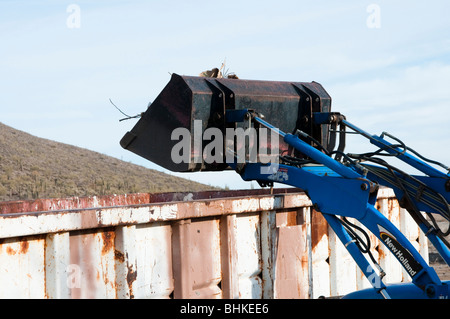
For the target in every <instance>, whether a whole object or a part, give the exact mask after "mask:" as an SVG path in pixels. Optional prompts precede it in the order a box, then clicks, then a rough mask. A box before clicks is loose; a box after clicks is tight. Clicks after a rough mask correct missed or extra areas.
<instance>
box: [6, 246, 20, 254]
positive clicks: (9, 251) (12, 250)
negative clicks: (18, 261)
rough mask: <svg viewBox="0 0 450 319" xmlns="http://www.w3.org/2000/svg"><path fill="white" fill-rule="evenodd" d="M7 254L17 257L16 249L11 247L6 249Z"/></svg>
mask: <svg viewBox="0 0 450 319" xmlns="http://www.w3.org/2000/svg"><path fill="white" fill-rule="evenodd" d="M6 253H7V254H8V255H15V254H16V253H17V252H16V251H15V250H14V249H12V248H11V247H9V246H8V247H6Z"/></svg>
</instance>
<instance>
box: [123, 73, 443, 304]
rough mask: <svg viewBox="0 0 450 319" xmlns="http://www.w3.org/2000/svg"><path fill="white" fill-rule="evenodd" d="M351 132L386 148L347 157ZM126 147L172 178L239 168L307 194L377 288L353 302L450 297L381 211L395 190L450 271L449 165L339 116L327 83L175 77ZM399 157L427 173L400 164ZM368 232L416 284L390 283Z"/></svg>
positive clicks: (357, 294) (247, 176)
mask: <svg viewBox="0 0 450 319" xmlns="http://www.w3.org/2000/svg"><path fill="white" fill-rule="evenodd" d="M268 132H270V134H269V133H268ZM346 134H358V135H361V136H362V137H363V138H365V139H368V140H369V142H370V143H371V144H373V145H374V146H375V147H376V148H377V150H376V151H374V152H370V153H364V154H354V153H345V151H344V150H345V147H346ZM386 137H387V138H389V139H390V140H391V141H395V143H391V142H389V141H388V140H387V138H386ZM338 140H339V141H338ZM121 145H122V147H124V148H125V149H128V150H130V151H132V152H134V153H136V154H138V155H140V156H142V157H144V158H146V159H148V160H150V161H152V162H154V163H156V164H158V165H161V166H163V167H165V168H167V169H170V170H172V171H178V172H195V171H222V170H229V169H233V170H235V171H236V172H237V173H238V174H239V175H240V176H241V177H242V179H244V180H246V181H258V183H260V185H261V186H270V185H273V183H281V184H285V185H290V186H294V187H298V188H300V189H302V190H303V191H305V192H306V194H307V195H308V196H309V197H310V199H311V201H312V203H313V205H314V208H315V210H316V211H318V212H320V213H322V214H323V216H324V217H325V219H326V220H327V222H328V224H329V225H330V227H331V228H332V229H333V231H334V232H335V233H336V235H337V237H338V238H339V239H340V240H341V242H342V243H343V244H344V246H345V248H346V249H347V250H348V252H349V253H350V255H351V256H352V257H353V259H354V260H355V262H356V264H357V265H358V266H359V268H360V269H361V271H362V272H363V273H364V275H365V276H366V278H367V279H368V280H369V282H370V283H371V284H372V288H370V289H366V290H362V291H357V292H354V293H351V294H349V295H347V296H346V297H348V298H387V299H388V298H449V295H450V290H449V284H450V282H449V281H441V280H440V278H439V276H438V275H437V273H436V271H435V270H434V269H433V268H432V267H430V266H429V265H428V264H427V262H426V261H425V260H424V258H423V257H422V256H421V255H420V254H419V252H418V251H417V250H416V249H415V248H414V246H413V245H412V244H411V243H410V241H409V240H408V239H407V238H406V237H405V235H404V234H402V232H401V231H400V230H399V229H398V228H397V227H396V226H395V225H393V224H392V222H390V221H389V220H388V219H387V218H386V217H385V216H384V215H383V214H382V213H380V212H379V211H378V210H377V209H376V208H375V202H376V198H377V193H378V189H379V186H380V185H382V186H387V187H390V188H392V189H393V190H394V192H395V194H396V197H397V198H398V200H399V203H400V205H401V206H402V207H403V208H405V209H406V210H407V211H408V212H409V213H410V214H411V216H412V218H413V219H414V220H415V221H416V223H417V224H418V225H419V227H420V229H421V230H422V231H423V232H424V233H425V235H426V236H427V237H428V238H429V240H430V242H431V243H432V244H433V245H434V246H435V247H436V249H437V251H438V252H439V254H440V255H441V256H442V258H443V259H444V260H445V261H446V262H447V264H449V265H450V250H449V249H450V245H449V243H448V242H447V241H446V239H445V237H446V236H447V235H448V234H449V232H450V230H446V231H443V230H441V229H440V228H439V226H438V224H437V222H436V221H435V218H434V216H436V214H438V215H440V216H442V217H443V218H444V220H446V221H448V222H449V224H450V209H449V202H450V176H449V174H448V172H447V173H444V172H442V171H441V170H439V169H437V168H435V166H440V167H441V168H443V169H445V170H447V171H448V168H447V167H446V166H445V165H442V164H440V163H437V162H435V161H432V160H429V159H427V158H425V157H423V156H422V155H420V154H419V153H417V152H416V151H414V150H412V149H411V148H409V147H407V146H406V145H405V144H404V143H403V142H402V141H400V140H399V139H397V138H396V137H394V136H392V135H390V134H388V133H383V134H381V135H380V136H377V135H372V134H369V133H367V132H365V131H363V130H361V129H360V128H358V127H357V126H355V125H353V124H352V123H351V122H349V121H347V119H346V118H345V116H344V115H342V114H340V113H336V112H331V98H330V96H329V95H328V93H327V92H326V91H325V90H324V89H323V87H322V86H321V85H320V84H319V83H317V82H310V83H308V82H274V81H254V80H241V79H239V80H237V79H223V78H222V79H219V78H205V77H191V76H179V75H176V74H173V75H172V78H171V81H170V82H169V83H168V84H167V86H166V87H165V88H164V89H163V91H162V92H161V93H160V94H159V95H158V97H157V98H156V99H155V100H154V101H153V102H152V103H151V105H150V106H149V108H148V109H147V111H146V112H144V113H143V115H142V117H141V118H140V120H139V121H138V123H137V124H136V125H135V126H134V127H133V129H132V130H131V131H130V132H127V133H126V134H125V135H124V137H123V138H122V140H121ZM392 158H395V159H398V160H400V161H402V162H404V163H405V164H406V165H408V166H411V167H413V168H415V169H416V170H418V171H419V172H421V173H423V175H410V174H408V173H406V172H404V171H403V170H400V169H398V168H397V167H394V166H393V165H392V164H389V160H390V159H392ZM424 214H425V215H426V217H427V218H426V217H425V216H424ZM350 219H351V220H352V221H351V220H350ZM354 220H356V221H358V222H359V223H360V224H361V225H363V226H364V227H365V229H364V228H362V227H360V226H358V225H356V224H355V223H354ZM367 230H368V231H370V232H371V233H373V234H374V235H375V236H376V237H377V238H378V239H379V240H380V242H381V243H383V244H384V245H385V246H386V247H387V249H388V250H389V251H390V252H391V253H392V254H393V256H395V258H396V259H397V260H398V261H399V263H400V264H401V265H402V266H403V268H404V269H405V271H406V273H407V274H408V275H409V276H410V277H411V279H412V282H411V283H409V284H394V285H392V284H389V285H387V284H385V283H384V282H383V277H384V275H385V273H384V271H383V269H382V268H381V267H380V265H378V264H377V262H376V260H375V258H373V256H372V254H371V252H370V241H369V237H368V235H367Z"/></svg>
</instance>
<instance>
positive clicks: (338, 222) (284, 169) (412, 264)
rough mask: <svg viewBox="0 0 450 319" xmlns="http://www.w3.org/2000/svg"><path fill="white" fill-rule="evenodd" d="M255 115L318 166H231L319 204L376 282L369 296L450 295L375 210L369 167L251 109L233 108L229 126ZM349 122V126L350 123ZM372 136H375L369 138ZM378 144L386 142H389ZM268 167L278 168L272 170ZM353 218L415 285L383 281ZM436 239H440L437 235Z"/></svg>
mask: <svg viewBox="0 0 450 319" xmlns="http://www.w3.org/2000/svg"><path fill="white" fill-rule="evenodd" d="M249 114H250V116H251V117H252V119H253V121H254V122H256V123H259V125H263V126H265V127H267V128H269V129H271V130H273V131H275V132H277V133H278V134H279V135H280V136H281V137H282V138H283V140H284V141H285V142H286V143H287V144H289V145H290V146H292V147H293V148H294V149H296V150H297V151H299V152H300V153H302V154H304V155H305V156H307V157H308V158H310V159H312V160H313V161H314V162H315V163H316V165H289V164H279V163H277V164H276V165H274V164H273V163H268V164H262V163H251V162H246V163H245V165H242V164H241V163H238V162H239V161H238V159H237V158H236V157H234V162H231V163H228V164H229V166H230V167H232V168H234V169H236V170H237V171H238V172H239V174H240V175H241V177H242V178H243V179H244V180H249V181H250V180H258V181H265V182H279V183H283V184H287V185H291V186H295V187H298V188H300V189H302V190H304V191H305V192H306V193H307V195H308V196H309V197H310V199H311V201H312V202H313V204H314V207H315V209H316V210H317V211H320V212H321V213H322V214H323V215H324V217H325V219H326V220H327V222H328V223H329V225H330V227H331V228H332V229H333V230H334V232H335V233H336V234H337V236H338V238H339V239H340V240H341V242H342V243H343V244H344V246H345V247H346V249H347V250H348V251H349V253H350V254H351V256H352V257H353V259H354V260H355V262H356V263H357V265H358V266H359V268H360V269H361V271H362V272H363V273H364V275H365V276H366V277H367V279H368V280H369V282H370V283H371V284H372V286H373V288H374V289H373V290H372V291H373V292H374V295H370V294H368V295H370V297H384V298H391V297H400V298H406V297H407V298H412V297H414V298H448V297H449V289H448V283H447V282H441V280H440V279H439V277H438V276H437V274H436V272H435V270H434V269H433V268H432V267H430V266H429V265H428V264H427V263H426V261H425V260H424V259H423V257H422V256H421V255H420V254H419V252H418V251H417V250H416V249H415V248H414V246H413V245H412V244H411V243H410V242H409V240H408V239H407V238H406V237H405V236H404V235H403V234H402V233H401V232H400V231H399V230H398V228H397V227H395V226H394V225H393V224H392V223H391V222H390V221H389V220H388V219H387V218H386V217H385V216H384V215H383V214H381V213H380V212H379V211H378V210H377V209H376V208H375V207H374V204H375V201H376V196H377V189H378V187H377V186H378V185H377V182H378V180H376V179H375V178H374V179H373V180H372V175H370V176H369V175H368V174H367V172H368V171H369V169H368V168H367V167H366V166H363V165H361V164H359V163H357V162H356V161H350V162H349V163H347V164H346V165H344V164H343V163H342V162H340V161H338V160H336V159H333V158H332V157H331V156H329V155H328V154H325V153H324V152H322V151H320V150H318V149H317V148H315V147H313V146H311V145H310V144H308V143H306V142H305V141H303V140H302V139H300V138H299V137H298V136H296V135H293V134H286V133H284V132H282V131H280V130H278V129H277V128H275V127H273V126H272V125H270V124H269V123H267V122H265V121H264V120H262V119H261V118H260V117H258V116H256V115H255V114H254V113H252V112H250V111H248V110H239V111H233V110H229V111H227V114H226V116H227V120H228V121H229V122H239V121H243V120H244V119H248V118H249ZM345 124H346V125H347V124H348V122H346V123H345ZM367 136H370V135H368V134H367ZM377 142H378V143H384V141H377ZM383 147H384V146H383ZM403 155H404V154H403ZM405 160H408V161H410V162H413V159H412V158H410V157H409V156H405ZM419 166H420V165H419ZM268 167H270V168H272V170H270V169H267V168H268ZM420 167H421V168H422V169H428V168H427V167H426V166H423V167H425V168H423V167H422V166H420ZM238 168H239V169H238ZM267 172H269V173H267ZM433 178H443V177H442V176H441V175H439V176H438V174H436V175H433ZM380 179H381V180H383V179H382V178H380ZM380 184H381V183H380ZM347 217H349V218H354V219H356V220H358V221H359V222H360V223H361V224H362V225H364V226H365V227H366V228H367V229H368V230H370V231H371V232H372V233H373V234H374V235H375V236H376V237H378V238H379V239H380V241H381V242H382V243H383V244H384V245H385V246H386V247H387V248H388V249H389V250H390V251H391V252H392V253H393V255H394V256H395V257H396V258H397V260H398V261H399V262H400V263H401V265H402V266H403V268H404V269H405V270H406V272H407V273H408V274H409V275H410V277H411V278H412V286H408V285H406V286H404V287H403V288H398V287H397V286H395V287H391V286H387V285H385V284H384V283H383V281H382V277H383V271H382V269H381V268H380V267H379V265H378V264H376V262H374V260H373V259H372V263H370V262H369V261H368V260H367V258H366V257H365V256H364V253H366V252H367V251H364V249H362V247H361V243H359V242H358V240H355V236H354V235H352V232H351V230H350V229H351V227H350V226H349V223H348V222H347V220H346V218H347ZM350 224H351V223H350ZM423 227H424V229H425V230H426V231H427V232H428V233H431V231H430V230H429V229H428V228H426V227H425V226H423ZM436 238H438V237H437V236H436ZM441 248H442V249H441V250H442V253H444V255H445V254H448V248H447V250H445V249H444V248H445V245H442V247H441ZM369 255H370V252H369ZM374 266H375V268H378V273H379V274H378V273H377V272H376V271H375V269H374Z"/></svg>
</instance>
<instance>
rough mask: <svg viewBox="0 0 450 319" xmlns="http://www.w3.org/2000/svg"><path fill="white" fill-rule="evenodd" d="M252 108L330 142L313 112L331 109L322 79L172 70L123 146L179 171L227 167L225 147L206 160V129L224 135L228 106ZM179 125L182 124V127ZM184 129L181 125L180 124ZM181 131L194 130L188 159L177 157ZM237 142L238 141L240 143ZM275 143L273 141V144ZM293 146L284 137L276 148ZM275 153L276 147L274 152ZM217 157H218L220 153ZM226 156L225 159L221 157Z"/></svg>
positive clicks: (291, 130)
mask: <svg viewBox="0 0 450 319" xmlns="http://www.w3.org/2000/svg"><path fill="white" fill-rule="evenodd" d="M242 109H251V110H254V111H256V112H258V113H259V114H262V115H263V116H264V119H265V121H267V122H269V123H270V124H272V125H273V126H275V127H276V128H278V129H280V130H282V131H284V132H286V133H295V131H296V130H297V129H300V130H302V131H304V132H306V133H308V134H309V135H310V136H312V137H314V138H315V139H316V140H318V141H320V142H321V143H322V145H325V146H326V145H327V142H328V134H329V133H328V128H327V126H325V125H322V126H320V125H314V124H313V121H312V120H311V119H312V114H313V112H330V111H331V110H330V109H331V97H330V96H329V95H328V93H327V92H326V91H325V90H324V88H323V87H322V86H321V85H320V84H319V83H317V82H282V81H259V80H242V79H226V78H210V77H197V76H180V75H177V74H172V77H171V79H170V81H169V83H168V84H167V85H166V86H165V88H164V89H163V90H162V91H161V93H160V94H159V95H158V96H157V97H156V99H155V100H154V101H153V102H152V103H151V105H150V106H149V107H148V109H147V110H146V111H145V112H144V113H143V115H142V117H141V118H140V119H139V121H138V122H137V123H136V125H135V126H134V127H133V128H132V130H131V131H129V132H127V133H126V134H125V135H124V136H123V138H122V139H121V141H120V144H121V146H122V147H123V148H125V149H127V150H129V151H131V152H133V153H135V154H137V155H139V156H141V157H143V158H145V159H148V160H149V161H151V162H154V163H155V164H157V165H160V166H162V167H164V168H166V169H168V170H171V171H174V172H195V171H221V170H225V169H227V168H228V165H227V164H226V161H225V156H224V155H223V154H224V153H225V152H224V149H222V150H221V154H220V155H219V160H216V161H214V162H212V163H211V162H206V161H205V160H204V159H203V157H202V151H203V150H204V147H205V145H207V144H208V143H210V142H211V141H210V140H207V139H204V136H203V133H204V132H205V130H207V129H208V128H216V132H217V129H218V130H220V132H222V134H223V136H225V131H226V129H227V128H235V127H236V126H237V125H239V124H236V123H227V122H226V112H227V111H229V110H242ZM177 129H178V130H177ZM180 129H181V130H180ZM177 132H187V133H189V137H188V138H189V142H190V147H189V150H188V154H185V155H186V157H185V158H187V160H184V161H181V162H180V161H174V160H173V158H172V157H173V156H172V155H173V150H174V147H176V145H177V143H179V141H180V135H179V134H178V135H177V134H174V133H177ZM236 147H237V148H238V147H239V145H236ZM269 147H270V146H269ZM287 151H288V146H287V145H286V144H284V143H283V142H281V144H280V145H279V147H278V149H277V152H279V153H280V154H282V153H285V152H287ZM271 154H273V153H271ZM216 158H217V157H216ZM220 158H221V160H220Z"/></svg>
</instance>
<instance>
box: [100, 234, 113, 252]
mask: <svg viewBox="0 0 450 319" xmlns="http://www.w3.org/2000/svg"><path fill="white" fill-rule="evenodd" d="M115 237H116V234H115V233H114V232H113V231H104V232H102V239H103V247H102V255H105V254H107V253H108V252H109V251H110V250H111V249H113V248H114V238H115Z"/></svg>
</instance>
